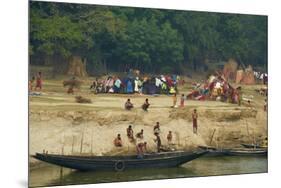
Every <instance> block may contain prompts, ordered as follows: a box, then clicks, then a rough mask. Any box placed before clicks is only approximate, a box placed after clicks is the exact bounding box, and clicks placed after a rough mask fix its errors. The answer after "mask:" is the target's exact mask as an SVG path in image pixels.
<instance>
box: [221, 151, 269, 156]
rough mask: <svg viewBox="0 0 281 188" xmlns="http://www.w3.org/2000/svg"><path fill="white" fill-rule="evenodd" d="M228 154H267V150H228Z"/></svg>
mask: <svg viewBox="0 0 281 188" xmlns="http://www.w3.org/2000/svg"><path fill="white" fill-rule="evenodd" d="M226 155H229V156H267V150H230V151H228V152H227V153H226Z"/></svg>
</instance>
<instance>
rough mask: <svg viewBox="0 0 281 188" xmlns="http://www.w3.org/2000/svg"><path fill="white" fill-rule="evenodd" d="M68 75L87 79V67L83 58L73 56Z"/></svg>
mask: <svg viewBox="0 0 281 188" xmlns="http://www.w3.org/2000/svg"><path fill="white" fill-rule="evenodd" d="M67 75H70V76H78V77H85V76H87V75H88V74H87V72H86V65H85V63H84V62H83V61H82V59H81V57H79V56H73V57H71V58H70V62H69V68H68V71H67Z"/></svg>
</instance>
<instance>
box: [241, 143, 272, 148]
mask: <svg viewBox="0 0 281 188" xmlns="http://www.w3.org/2000/svg"><path fill="white" fill-rule="evenodd" d="M241 146H243V147H245V148H263V149H267V147H266V146H260V145H258V144H241Z"/></svg>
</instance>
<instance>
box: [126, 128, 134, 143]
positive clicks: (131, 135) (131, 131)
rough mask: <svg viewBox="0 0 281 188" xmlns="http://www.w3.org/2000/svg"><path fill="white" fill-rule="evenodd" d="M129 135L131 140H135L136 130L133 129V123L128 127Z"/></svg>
mask: <svg viewBox="0 0 281 188" xmlns="http://www.w3.org/2000/svg"><path fill="white" fill-rule="evenodd" d="M127 137H128V139H129V140H130V142H133V141H134V140H135V139H134V131H133V129H132V125H129V127H128V128H127Z"/></svg>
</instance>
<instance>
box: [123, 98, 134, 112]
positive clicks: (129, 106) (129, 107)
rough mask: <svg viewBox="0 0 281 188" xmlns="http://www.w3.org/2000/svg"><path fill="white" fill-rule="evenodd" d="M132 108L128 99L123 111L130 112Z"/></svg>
mask: <svg viewBox="0 0 281 188" xmlns="http://www.w3.org/2000/svg"><path fill="white" fill-rule="evenodd" d="M133 107H134V105H133V103H131V100H130V99H127V101H126V103H125V109H126V110H131V109H132V108H133Z"/></svg>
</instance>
